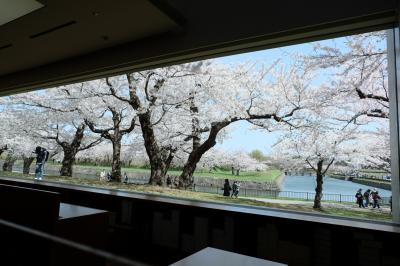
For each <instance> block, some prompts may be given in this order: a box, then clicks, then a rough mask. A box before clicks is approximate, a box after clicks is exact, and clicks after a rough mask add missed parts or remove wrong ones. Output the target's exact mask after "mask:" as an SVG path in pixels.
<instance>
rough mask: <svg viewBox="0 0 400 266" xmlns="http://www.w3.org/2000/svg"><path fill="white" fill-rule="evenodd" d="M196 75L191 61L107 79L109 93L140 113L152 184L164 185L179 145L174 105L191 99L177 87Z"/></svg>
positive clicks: (139, 117) (176, 106) (175, 106)
mask: <svg viewBox="0 0 400 266" xmlns="http://www.w3.org/2000/svg"><path fill="white" fill-rule="evenodd" d="M192 75H195V73H194V71H193V66H192V65H191V64H188V65H178V66H172V67H166V68H161V69H155V70H151V71H143V72H136V73H128V74H126V75H123V76H118V77H114V78H107V79H106V81H107V85H108V87H109V91H108V93H107V95H111V96H113V97H114V98H115V99H118V100H119V101H121V102H123V103H126V104H129V105H130V106H131V108H132V109H133V110H134V111H135V112H136V114H137V116H138V120H139V123H140V128H141V133H142V136H143V140H144V146H145V148H146V152H147V155H148V157H149V162H150V169H151V173H150V180H149V183H150V184H153V185H162V183H163V180H164V178H165V175H166V173H167V171H168V168H169V167H170V165H171V162H172V160H173V158H174V156H175V153H176V151H177V149H178V148H177V146H178V145H179V144H177V137H179V136H181V134H180V133H177V131H176V128H177V127H179V123H178V124H177V123H176V122H177V120H178V118H177V117H176V116H174V115H173V114H174V112H172V109H173V108H179V105H180V104H182V103H183V102H185V101H187V100H188V95H187V94H178V93H177V91H178V90H177V87H178V86H179V87H180V86H182V84H181V83H184V80H185V77H189V76H192ZM175 114H176V113H175Z"/></svg>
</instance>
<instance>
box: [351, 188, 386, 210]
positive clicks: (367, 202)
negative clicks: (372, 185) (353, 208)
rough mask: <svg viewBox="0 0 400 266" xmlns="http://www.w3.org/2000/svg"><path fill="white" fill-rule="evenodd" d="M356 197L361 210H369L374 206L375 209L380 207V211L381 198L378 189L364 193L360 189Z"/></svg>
mask: <svg viewBox="0 0 400 266" xmlns="http://www.w3.org/2000/svg"><path fill="white" fill-rule="evenodd" d="M355 197H356V202H357V204H358V207H359V208H368V207H369V206H372V207H373V208H376V207H378V209H379V208H380V205H379V200H380V199H381V197H380V196H379V192H378V190H376V189H373V190H371V189H367V190H366V191H365V192H364V193H362V189H361V188H360V189H359V190H357V193H356V195H355Z"/></svg>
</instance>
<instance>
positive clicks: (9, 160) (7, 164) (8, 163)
mask: <svg viewBox="0 0 400 266" xmlns="http://www.w3.org/2000/svg"><path fill="white" fill-rule="evenodd" d="M16 160H17V158H15V157H14V156H13V154H12V153H9V154H7V157H6V159H5V160H4V163H3V171H5V172H11V171H12V168H13V166H14V163H15V161H16Z"/></svg>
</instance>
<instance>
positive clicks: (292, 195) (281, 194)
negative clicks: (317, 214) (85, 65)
mask: <svg viewBox="0 0 400 266" xmlns="http://www.w3.org/2000/svg"><path fill="white" fill-rule="evenodd" d="M193 191H196V192H205V193H212V194H219V195H222V194H223V189H222V188H221V187H216V186H215V187H214V186H200V185H194V186H193ZM239 196H241V197H256V198H257V197H259V198H272V199H291V200H304V201H313V200H314V198H315V192H298V191H277V190H260V189H250V188H240V190H239ZM389 200H390V198H389V197H381V200H380V201H379V204H380V205H390V203H389ZM322 201H326V202H338V203H355V202H356V198H355V195H345V194H331V193H322Z"/></svg>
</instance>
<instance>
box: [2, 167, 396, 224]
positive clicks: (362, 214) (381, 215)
mask: <svg viewBox="0 0 400 266" xmlns="http://www.w3.org/2000/svg"><path fill="white" fill-rule="evenodd" d="M0 176H12V177H19V178H25V179H33V176H32V175H22V174H17V173H7V172H0ZM45 181H50V182H61V183H68V184H76V185H83V186H90V187H98V188H106V189H118V190H123V191H128V192H145V193H151V194H158V195H165V196H170V197H178V198H188V199H195V200H202V201H212V202H223V203H229V204H240V205H249V206H260V207H272V208H279V209H286V210H295V211H303V212H312V213H322V214H327V215H336V216H346V217H356V218H361V219H371V220H384V221H390V220H391V219H392V218H391V215H390V214H389V213H387V212H383V211H381V210H371V209H368V210H365V209H360V210H358V209H357V208H354V209H348V208H339V207H332V206H329V205H328V207H326V208H323V209H322V210H314V209H313V208H312V204H306V203H304V204H293V203H291V201H289V200H288V201H284V200H283V201H281V202H280V203H275V202H268V201H266V200H263V201H261V200H256V199H248V198H241V197H239V198H237V199H232V198H230V197H223V196H221V195H216V194H209V193H202V192H193V191H190V190H178V189H171V188H167V187H158V186H150V185H133V184H129V185H127V184H122V183H116V182H110V183H109V182H102V181H98V180H89V179H86V178H76V177H59V176H46V177H45ZM337 206H339V205H337Z"/></svg>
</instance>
